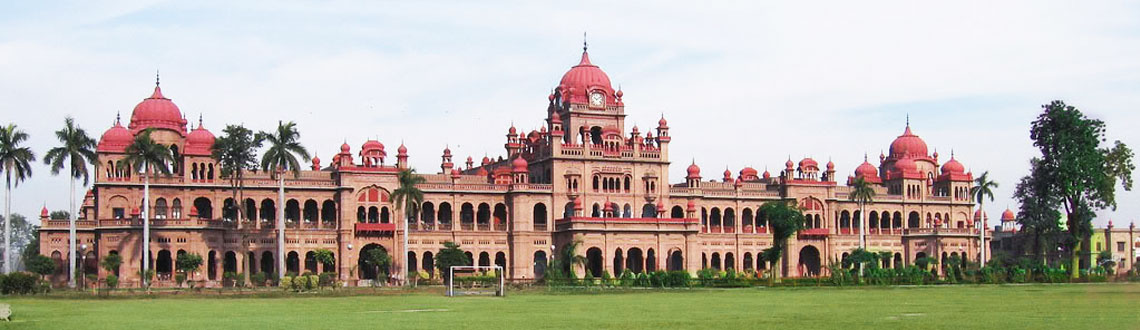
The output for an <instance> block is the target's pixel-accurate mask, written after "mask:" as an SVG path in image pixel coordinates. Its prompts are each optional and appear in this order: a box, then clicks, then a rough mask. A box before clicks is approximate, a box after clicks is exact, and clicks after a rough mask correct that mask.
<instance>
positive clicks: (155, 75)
mask: <svg viewBox="0 0 1140 330" xmlns="http://www.w3.org/2000/svg"><path fill="white" fill-rule="evenodd" d="M158 78H159V76H158V69H155V70H154V87H158V84H159V79H158Z"/></svg>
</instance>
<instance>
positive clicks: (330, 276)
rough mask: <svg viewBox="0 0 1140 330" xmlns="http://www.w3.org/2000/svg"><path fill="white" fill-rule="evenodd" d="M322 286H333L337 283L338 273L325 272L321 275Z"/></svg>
mask: <svg viewBox="0 0 1140 330" xmlns="http://www.w3.org/2000/svg"><path fill="white" fill-rule="evenodd" d="M320 281H321V282H320V286H333V284H334V283H335V282H336V273H334V272H324V273H321V275H320Z"/></svg>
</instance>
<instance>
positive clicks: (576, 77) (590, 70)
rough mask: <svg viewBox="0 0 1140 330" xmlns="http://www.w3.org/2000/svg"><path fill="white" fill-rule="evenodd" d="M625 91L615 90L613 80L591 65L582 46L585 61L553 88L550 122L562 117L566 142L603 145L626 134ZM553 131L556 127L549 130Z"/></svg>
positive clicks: (549, 112)
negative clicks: (556, 116)
mask: <svg viewBox="0 0 1140 330" xmlns="http://www.w3.org/2000/svg"><path fill="white" fill-rule="evenodd" d="M621 98H622V92H621V91H620V90H617V91H615V90H614V88H613V86H612V85H611V84H610V77H609V76H607V75H606V73H605V72H604V71H602V69H601V68H599V67H598V66H597V65H594V64H593V63H590V54H589V52H587V48H586V47H582V59H581V61H579V62H578V65H575V66H573V67H571V68H570V71H567V72H566V74H565V75H563V76H562V81H561V82H559V84H558V86H557V87H555V88H554V93H553V94H551V97H550V105H549V107H548V109H547V121H548V124H551V125H552V122H553V116H555V115H558V116H560V117H559V119H560V121H561V122H562V127H563V130H564V132H565V136H564V137H563V141H562V142H563V143H574V144H593V145H601V144H604V142H603V141H605V140H607V137H611V136H610V135H617V136H619V137H620V136H621V135H622V132H625V104H624V103H622V99H621ZM550 128H551V129H553V127H550Z"/></svg>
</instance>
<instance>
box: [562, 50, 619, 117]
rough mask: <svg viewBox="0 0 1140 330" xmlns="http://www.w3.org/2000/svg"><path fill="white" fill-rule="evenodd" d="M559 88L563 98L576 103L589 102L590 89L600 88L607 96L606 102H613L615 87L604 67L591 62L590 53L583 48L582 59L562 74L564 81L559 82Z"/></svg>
mask: <svg viewBox="0 0 1140 330" xmlns="http://www.w3.org/2000/svg"><path fill="white" fill-rule="evenodd" d="M558 89H559V90H560V91H561V93H562V95H563V98H564V99H566V100H569V101H570V102H574V103H587V102H588V101H589V100H588V99H589V98H588V97H587V95H588V93H589V92H590V91H594V90H598V91H601V92H603V94H605V96H606V103H607V104H613V103H614V101H615V99H614V88H613V86H612V85H610V77H609V76H608V75H606V73H605V72H604V71H602V68H599V67H598V66H597V65H594V64H593V63H590V54H589V53H588V52H586V51H585V49H583V50H582V60H581V61H579V62H578V65H575V66H574V67H571V68H570V71H566V74H564V75H562V81H561V82H559V83H558Z"/></svg>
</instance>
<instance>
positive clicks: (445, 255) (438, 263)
mask: <svg viewBox="0 0 1140 330" xmlns="http://www.w3.org/2000/svg"><path fill="white" fill-rule="evenodd" d="M468 265H471V260H470V259H469V258H467V255H466V254H464V253H463V250H460V249H459V244H455V242H452V241H447V242H443V248H441V249H439V251H438V252H436V254H435V267H436V268H438V269H439V270H440V273H442V274H443V280H444V284H450V283H451V282H450V281H451V266H468Z"/></svg>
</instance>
